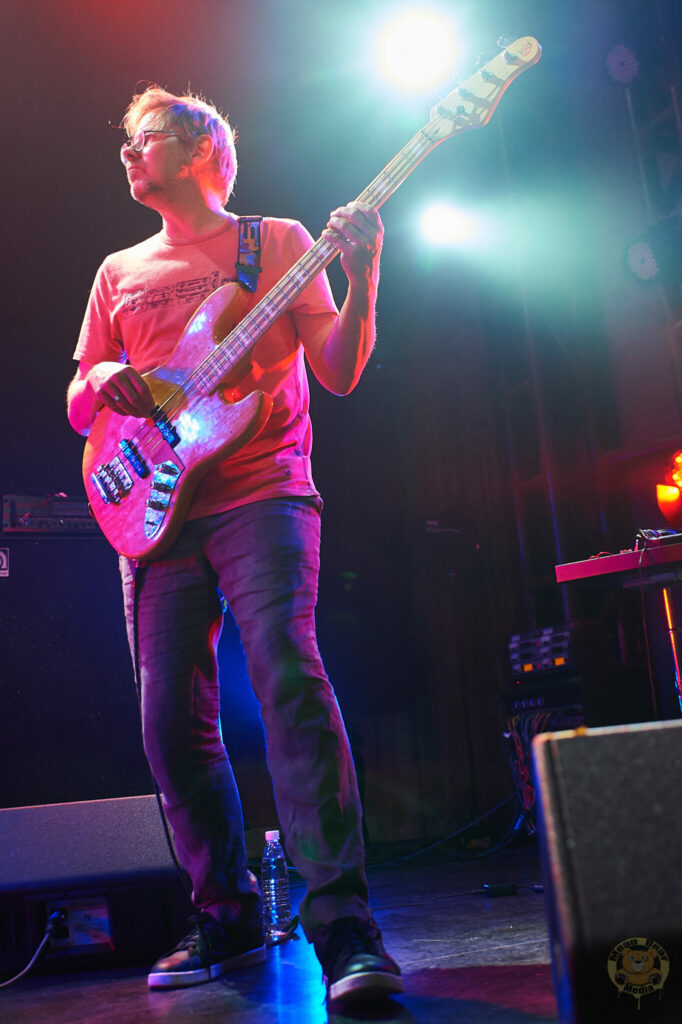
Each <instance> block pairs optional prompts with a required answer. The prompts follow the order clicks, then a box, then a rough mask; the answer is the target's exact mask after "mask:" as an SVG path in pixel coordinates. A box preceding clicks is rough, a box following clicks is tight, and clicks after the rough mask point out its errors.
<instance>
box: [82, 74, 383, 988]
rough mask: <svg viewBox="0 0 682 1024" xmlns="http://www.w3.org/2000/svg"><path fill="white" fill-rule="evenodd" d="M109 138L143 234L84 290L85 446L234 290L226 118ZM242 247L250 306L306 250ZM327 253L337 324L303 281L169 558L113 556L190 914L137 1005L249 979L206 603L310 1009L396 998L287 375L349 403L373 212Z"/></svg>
mask: <svg viewBox="0 0 682 1024" xmlns="http://www.w3.org/2000/svg"><path fill="white" fill-rule="evenodd" d="M122 127H123V128H124V130H125V133H126V137H125V141H124V142H123V145H122V147H121V159H122V161H123V165H124V167H125V171H126V174H127V178H128V182H129V186H130V193H131V195H132V197H133V199H135V200H136V201H137V202H139V203H142V204H143V205H144V206H147V207H149V208H151V209H152V210H155V211H156V212H157V213H158V214H159V215H160V217H161V222H162V224H161V230H160V231H159V232H158V233H157V234H155V235H153V236H152V237H151V238H148V239H146V240H145V241H143V242H140V243H139V244H137V245H133V246H132V247H131V248H129V249H125V250H123V251H121V252H117V253H114V254H112V255H110V256H108V257H107V258H106V259H105V260H104V263H103V264H102V266H101V267H100V269H99V271H98V272H97V276H96V278H95V282H94V284H93V287H92V291H91V294H90V299H89V302H88V306H87V310H86V313H85V318H84V321H83V326H82V330H81V334H80V338H79V340H78V345H77V348H76V352H75V358H76V359H77V360H78V370H77V372H76V375H75V377H74V379H73V381H72V382H71V384H70V386H69V392H68V415H69V421H70V423H71V424H72V426H73V427H74V428H75V430H77V431H79V432H80V433H81V434H84V435H87V434H88V433H89V432H90V430H91V427H92V426H93V423H94V422H95V420H96V419H97V418H98V417H99V416H100V415H101V416H102V417H105V418H109V419H112V418H116V417H129V418H130V417H137V418H139V419H140V420H148V421H150V422H151V421H152V420H153V417H154V415H155V411H156V410H158V399H157V396H156V395H155V394H152V390H153V389H151V388H150V385H149V383H148V380H149V378H147V379H145V376H144V375H145V374H149V373H150V371H152V370H154V371H155V373H156V377H157V378H158V379H162V378H163V376H164V364H166V363H167V362H168V360H169V358H170V356H171V353H173V351H174V348H175V346H176V344H177V342H178V339H180V338H181V336H182V335H183V331H184V330H185V327H186V325H187V323H188V320H189V319H190V318H191V317H192V316H193V315H194V314H195V312H196V310H197V309H198V308H199V307H200V306H201V304H202V303H203V302H204V300H206V299H207V297H208V296H209V295H210V294H211V293H212V292H213V291H214V290H215V289H216V288H217V287H220V286H221V285H223V284H224V283H225V282H227V281H233V280H234V279H235V264H236V263H238V262H239V257H238V253H239V251H240V245H239V242H240V225H239V220H238V218H237V217H236V216H235V215H233V214H232V213H231V212H228V211H227V210H226V209H225V205H226V203H227V200H228V198H229V196H230V194H231V191H232V187H233V184H234V178H235V174H236V156H235V149H234V137H233V133H232V130H231V128H230V126H229V124H228V122H227V121H226V119H225V118H224V117H223V116H222V115H221V114H219V112H218V111H217V110H216V109H215V107H213V106H211V105H210V104H208V103H206V102H205V101H203V100H202V99H200V98H199V97H197V96H192V95H188V96H176V95H173V94H171V93H168V92H167V91H165V90H163V89H161V88H158V87H156V86H151V87H149V88H148V89H147V90H146V91H144V92H143V93H141V94H139V95H136V96H135V97H134V98H133V100H132V102H131V104H130V106H129V108H128V110H127V112H126V115H125V117H124V120H123V125H122ZM258 230H259V233H260V236H261V237H260V246H258V248H259V252H260V264H261V265H260V267H259V268H256V271H255V275H256V276H257V281H258V293H259V294H266V293H267V292H268V290H269V289H270V288H271V287H272V286H274V284H275V283H276V282H277V281H278V279H279V278H280V277H281V276H282V274H284V273H285V272H286V271H287V270H288V269H289V268H290V267H291V266H292V265H293V264H294V263H295V262H296V260H298V259H299V257H300V256H301V255H302V254H303V253H304V252H305V251H306V250H307V249H309V248H310V246H311V244H312V239H311V237H310V235H309V234H308V233H307V231H306V230H305V229H304V228H303V227H302V226H301V225H300V224H299V223H297V222H295V221H290V220H281V219H276V218H267V217H266V218H264V219H263V220H262V221H259V222H258ZM324 234H325V236H326V238H327V239H328V240H329V241H330V242H332V243H333V245H334V246H335V247H336V248H338V250H339V251H340V257H341V264H342V267H343V270H344V271H345V274H346V276H347V278H348V290H347V294H346V298H345V301H344V302H343V305H342V307H341V310H340V311H337V309H336V307H335V305H334V301H333V299H332V296H331V292H330V289H329V285H328V282H327V279H326V276H325V274H324V273H321V274H319V275H318V276H316V277H315V279H314V280H313V281H312V283H311V284H309V285H308V286H307V287H306V288H305V289H304V290H303V291H302V292H301V293H300V294H299V295H298V296H297V297H296V299H295V300H294V302H293V304H292V305H291V306H290V307H289V308H288V309H287V311H286V312H284V313H283V314H282V315H281V316H279V317H278V318H277V319H276V320H275V322H274V323H273V325H272V326H271V327H270V328H269V329H268V330H267V331H266V332H265V334H264V335H263V336H262V338H260V340H259V341H258V342H257V344H256V345H255V346H254V347H253V349H252V351H251V352H250V354H249V359H248V361H246V362H245V364H244V365H241V366H239V367H238V368H237V371H236V372H235V374H234V376H233V377H231V378H229V379H227V380H226V381H224V382H221V388H222V385H223V384H224V385H225V387H224V388H223V389H222V394H218V393H217V391H218V389H215V391H216V393H215V394H214V395H213V397H212V399H211V401H213V402H214V403H220V404H221V408H222V407H223V404H224V402H225V401H226V400H227V401H229V402H234V403H237V402H238V401H239V400H240V399H242V398H244V396H247V395H249V394H250V393H252V392H253V391H254V390H258V391H261V392H262V393H263V395H265V396H266V398H267V404H266V405H264V407H263V408H264V412H263V415H262V416H261V417H260V419H259V420H258V422H257V423H256V425H255V426H254V428H253V430H252V431H251V434H249V433H248V432H247V434H246V435H245V443H244V444H243V445H242V446H241V447H236V448H235V449H234V450H232V451H231V452H230V453H229V454H228V455H227V456H226V457H224V458H222V457H221V458H220V459H219V460H218V461H215V460H214V461H212V462H210V464H209V465H208V467H207V468H206V471H205V472H203V473H202V474H201V475H200V478H197V482H196V487H195V489H193V491H192V496H191V501H188V507H187V511H186V515H185V516H184V522H183V525H182V526H181V528H180V529H179V532H178V534H177V537H176V538H175V539H174V540H173V541H172V543H171V544H170V545H169V546H167V547H166V548H165V549H164V550H163V551H162V552H161V553H160V554H158V556H155V557H151V558H149V559H145V558H143V559H136V558H130V557H126V554H121V559H120V562H121V575H122V580H123V592H124V605H125V614H126V622H127V629H128V638H129V642H130V646H131V653H132V656H133V662H134V665H135V670H136V678H137V684H138V687H139V691H140V697H141V709H142V728H143V740H144V747H145V752H146V755H147V758H148V760H149V763H150V766H151V769H152V772H153V775H154V778H155V780H156V782H157V784H158V787H159V790H160V792H161V795H162V801H163V807H164V812H165V814H166V816H167V818H168V821H169V823H170V826H171V829H172V832H173V836H174V840H175V846H176V849H177V853H178V856H179V859H180V861H181V863H182V865H183V866H184V868H185V869H186V870H187V872H188V875H189V877H190V879H191V883H192V898H193V901H194V903H195V905H196V907H197V917H196V918H195V919H193V928H192V930H191V931H190V933H189V934H188V935H187V936H186V937H185V938H184V939H183V940H182V941H181V942H180V943H179V945H178V946H177V948H176V949H175V950H174V951H173V952H171V953H170V954H168V955H167V956H164V957H162V958H161V959H160V960H159V961H158V962H157V963H156V964H155V965H154V967H153V968H152V970H151V972H150V974H149V979H148V980H149V985H150V986H151V987H153V988H174V987H182V986H186V985H194V984H199V983H201V982H204V981H208V980H210V979H211V978H213V977H216V976H217V975H219V974H221V973H222V972H223V971H226V970H231V969H236V968H239V967H243V966H247V965H249V964H253V963H258V962H261V961H262V960H263V959H264V958H265V946H264V935H263V925H262V901H261V895H260V892H259V888H258V884H257V882H256V879H255V878H254V876H253V874H252V873H251V872H250V871H249V869H248V863H247V858H246V851H245V845H244V826H243V818H242V810H241V804H240V798H239V795H238V792H237V789H236V785H235V780H234V776H233V773H232V769H231V766H230V762H229V759H228V755H227V753H226V751H225V747H224V745H223V741H222V736H221V731H220V724H219V688H218V667H217V660H216V648H217V643H218V637H219V635H220V627H221V619H222V600H223V598H224V599H225V600H226V601H227V603H228V604H229V607H230V609H231V611H232V613H233V614H234V617H235V620H236V622H237V624H238V626H239V629H240V631H241V641H242V644H243V647H244V650H245V653H246V659H247V666H248V671H249V677H250V681H251V684H252V686H253V689H254V691H255V693H256V695H257V697H258V700H259V702H260V707H261V713H262V718H263V722H264V726H265V733H266V744H267V754H268V765H269V769H270V772H271V775H272V779H273V787H274V792H275V797H276V802H277V809H278V815H279V819H280V824H281V828H282V830H283V832H284V836H285V839H286V848H287V853H288V855H289V857H290V858H291V860H292V861H293V863H294V864H295V866H296V868H297V869H298V871H299V872H300V874H301V875H302V877H303V878H304V880H305V882H306V886H307V889H306V893H305V896H304V898H303V901H302V903H301V906H300V916H301V920H302V924H303V928H304V930H305V933H306V936H307V938H308V939H309V941H311V942H313V943H314V946H315V950H316V953H317V956H318V959H319V960H320V963H321V965H322V969H323V973H324V976H325V979H326V983H327V988H328V994H329V996H330V998H332V999H335V998H343V999H350V998H356V999H366V998H376V997H379V996H384V995H388V994H390V993H394V992H398V991H401V990H402V980H401V977H400V970H399V968H398V967H397V965H396V964H395V962H394V961H393V960H392V959H391V958H390V957H389V956H388V954H387V953H386V952H385V950H384V947H383V944H382V940H381V936H380V933H379V931H378V929H377V927H376V925H375V923H374V921H373V918H372V914H371V911H370V909H369V906H368V891H367V880H366V875H365V867H364V849H363V841H362V826H361V807H360V800H359V796H358V789H357V783H356V776H355V769H354V766H353V761H352V757H351V753H350V749H349V746H348V741H347V738H346V733H345V730H344V726H343V722H342V719H341V716H340V712H339V709H338V705H337V703H336V699H335V696H334V693H333V690H332V688H331V686H330V683H329V681H328V679H327V676H326V674H325V670H324V668H323V665H322V662H321V660H320V655H319V652H318V648H317V642H316V637H315V625H314V607H315V601H316V595H317V578H318V569H319V536H320V509H321V499H320V496H319V494H318V493H317V491H316V489H315V485H314V483H313V478H312V475H311V470H310V450H311V427H310V418H309V410H308V406H309V393H308V383H307V378H306V368H305V359H307V362H308V364H309V366H310V367H311V369H312V371H313V373H314V374H315V376H316V377H317V379H318V380H319V381H320V383H321V384H322V385H323V386H324V387H325V388H327V389H329V390H330V391H332V392H333V393H335V394H339V395H345V394H347V393H348V392H350V391H351V390H352V389H353V388H354V387H355V385H356V384H357V382H358V380H359V378H360V375H361V374H362V371H363V369H364V367H365V365H366V363H367V360H368V358H369V355H370V353H371V351H372V347H373V344H374V310H375V300H376V291H377V285H378V280H379V255H380V250H381V244H382V225H381V221H380V218H379V215H378V213H377V212H376V210H374V209H372V208H371V206H369V205H365V204H360V203H352V204H350V205H348V206H345V207H341V208H339V209H338V210H335V211H334V212H333V214H332V215H331V217H330V220H329V223H328V226H327V228H326V230H325V232H324ZM235 290H236V291H240V289H238V288H237V289H235ZM200 320H201V316H199V317H198V318H197V320H196V321H193V322H192V323H193V325H196V329H197V330H198V329H199V326H200V325H199V321H200ZM194 329H195V328H194V326H193V327H192V328H191V329H190V328H188V333H190V334H191V333H192V331H194ZM190 369H191V368H190ZM168 375H170V371H169V374H168ZM264 402H265V399H264ZM270 402H271V409H270ZM268 409H270V412H269V415H268ZM150 418H151V419H150ZM114 421H115V422H116V423H120V422H123V421H122V420H118V419H115V420H114ZM154 422H155V421H154ZM201 426H202V425H201V423H199V424H197V423H194V424H193V423H192V422H191V420H190V421H188V429H197V430H198V429H201ZM129 454H130V452H129ZM130 458H131V460H134V458H135V455H134V452H133V454H132V455H131V456H130ZM131 472H132V470H131ZM100 486H104V487H105V488H106V487H108V486H109V484H108V483H107V482H106V481H105V484H104V485H101V484H100ZM112 486H113V485H112ZM159 486H160V485H159ZM105 497H112V494H111V493H105ZM113 497H115V495H113ZM122 504H123V503H122ZM116 546H119V545H116ZM126 550H127V549H126V544H125V539H124V538H122V542H121V544H120V551H122V552H124V553H125V552H126ZM129 553H130V552H129V551H128V554H129Z"/></svg>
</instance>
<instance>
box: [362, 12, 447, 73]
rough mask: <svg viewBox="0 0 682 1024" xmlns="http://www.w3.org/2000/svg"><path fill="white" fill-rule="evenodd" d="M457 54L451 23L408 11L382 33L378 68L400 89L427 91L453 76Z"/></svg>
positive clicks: (437, 16) (428, 14)
mask: <svg viewBox="0 0 682 1024" xmlns="http://www.w3.org/2000/svg"><path fill="white" fill-rule="evenodd" d="M456 53H457V45H456V41H455V34H454V31H453V28H452V25H451V23H450V22H449V21H448V20H447V18H445V17H444V16H443V15H440V14H438V13H436V12H435V11H428V10H423V9H415V10H414V11H405V12H403V13H402V14H400V15H398V16H397V17H396V18H394V19H393V21H391V22H390V23H389V24H388V25H387V26H386V28H385V29H384V30H383V32H382V34H381V36H380V38H379V44H378V58H379V67H380V70H381V71H382V73H383V74H384V76H385V77H386V78H387V79H389V80H390V81H391V82H392V83H393V85H397V86H398V87H399V88H401V89H410V90H414V91H417V90H426V89H431V88H433V87H434V86H435V85H438V84H439V83H440V82H442V81H443V79H445V78H447V77H448V76H449V75H450V74H452V68H453V64H454V61H455V56H456Z"/></svg>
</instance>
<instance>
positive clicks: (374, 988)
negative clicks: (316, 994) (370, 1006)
mask: <svg viewBox="0 0 682 1024" xmlns="http://www.w3.org/2000/svg"><path fill="white" fill-rule="evenodd" d="M404 990H405V986H404V985H403V979H402V978H401V977H400V975H398V974H387V973H386V972H384V971H366V972H364V973H358V974H349V975H348V976H347V977H345V978H341V979H340V980H339V981H336V982H334V984H333V985H330V986H329V998H330V999H331V1000H335V999H344V1000H346V1002H351V1001H352V1000H356V1001H357V1002H360V1001H361V1000H363V999H385V998H387V997H388V996H392V995H396V994H397V993H399V992H403V991H404Z"/></svg>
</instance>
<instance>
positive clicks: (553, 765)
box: [533, 721, 682, 1024]
mask: <svg viewBox="0 0 682 1024" xmlns="http://www.w3.org/2000/svg"><path fill="white" fill-rule="evenodd" d="M533 760H534V767H535V775H536V784H537V796H538V801H539V834H540V843H541V853H542V861H543V877H544V883H545V892H546V900H547V913H548V924H549V933H550V943H551V952H552V968H553V974H554V986H555V991H556V997H557V1003H558V1008H559V1020H560V1022H561V1024H592V1022H598V1024H609V1022H611V1021H618V1022H621V1021H629V1020H632V1021H633V1022H634V1021H637V1022H638V1024H648V1022H649V1021H660V1022H667V1021H680V1020H682V878H681V876H682V799H681V793H680V787H681V785H682V722H678V721H675V722H657V723H650V724H644V725H631V726H613V727H607V728H599V729H581V730H576V731H571V732H559V733H546V734H544V735H540V736H538V737H536V739H535V740H534V743H533Z"/></svg>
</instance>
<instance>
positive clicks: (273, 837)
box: [265, 829, 279, 843]
mask: <svg viewBox="0 0 682 1024" xmlns="http://www.w3.org/2000/svg"><path fill="white" fill-rule="evenodd" d="M278 841H279V830H278V829H274V830H273V831H272V832H266V833H265V842H266V843H271V842H278Z"/></svg>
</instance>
